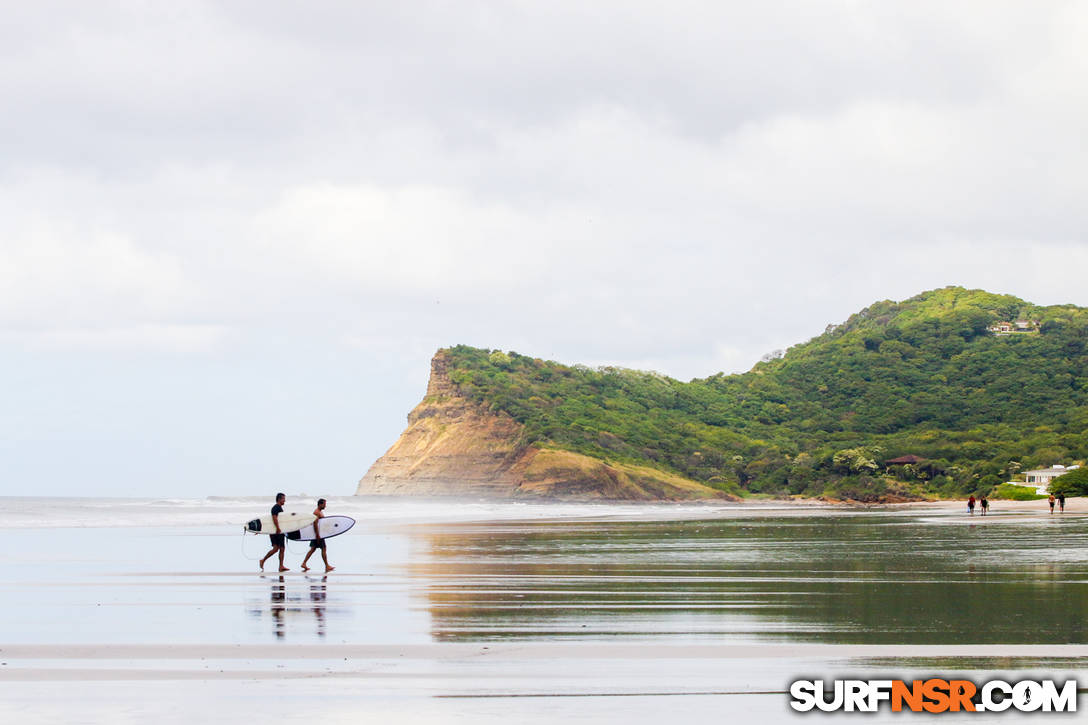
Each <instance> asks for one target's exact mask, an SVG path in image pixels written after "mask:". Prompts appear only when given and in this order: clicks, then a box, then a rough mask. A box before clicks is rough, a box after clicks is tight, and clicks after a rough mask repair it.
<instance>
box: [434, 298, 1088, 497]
mask: <svg viewBox="0 0 1088 725" xmlns="http://www.w3.org/2000/svg"><path fill="white" fill-rule="evenodd" d="M1002 323H1007V324H1002ZM442 354H444V355H445V357H446V359H447V365H448V374H449V379H450V381H451V382H452V383H453V384H454V385H455V386H456V389H457V391H458V392H459V394H460V395H462V396H464V397H465V398H468V399H470V400H472V401H475V402H476V403H477V404H479V405H480V406H481V407H482V408H486V409H487V410H489V411H491V412H493V413H498V414H505V415H508V416H509V417H510V418H512V419H513V420H515V421H517V422H518V423H519V424H521V426H522V428H521V431H522V432H521V440H520V441H518V445H520V446H526V447H527V446H534V447H537V448H542V449H548V448H554V449H559V450H566V451H572V452H575V453H579V454H583V455H586V456H590V457H592V458H596V459H600V460H603V461H609V462H615V463H621V464H634V465H638V466H644V467H651V468H655V469H659V470H661V471H665V472H668V473H670V474H677V475H680V476H683V477H685V478H688V479H692V480H694V481H698V482H700V483H703V484H705V485H707V486H710V487H712V488H715V489H718V490H720V491H723V492H727V493H732V494H739V495H750V494H767V495H774V496H781V495H801V496H814V497H815V496H824V497H830V498H844V499H845V498H848V499H854V500H862V501H866V500H888V499H890V498H895V497H897V496H903V497H913V496H960V495H965V494H967V493H971V492H973V493H976V494H977V493H985V492H988V491H990V490H991V489H993V488H994V487H995V486H997V485H998V484H1000V483H1002V482H1004V481H1008V480H1012V479H1014V478H1015V477H1016V475H1017V474H1018V473H1019V472H1020V471H1023V470H1027V469H1030V468H1036V467H1045V466H1048V465H1050V464H1053V463H1063V464H1066V465H1069V464H1072V463H1076V462H1083V461H1084V459H1085V458H1088V309H1085V308H1081V307H1077V306H1073V305H1059V306H1047V307H1043V306H1038V305H1034V304H1032V303H1029V302H1026V301H1024V300H1021V299H1018V298H1016V297H1013V296H1009V295H1000V294H992V293H989V292H985V291H981V290H967V289H963V288H959V287H948V288H944V289H939V290H933V291H930V292H925V293H923V294H920V295H918V296H916V297H913V298H911V299H908V300H906V301H903V302H891V301H884V302H877V303H875V304H873V305H870V306H869V307H867V308H866V309H864V310H861V311H860V312H858V313H856V314H854V315H852V316H851V317H850V318H849V319H848V320H846V321H845V322H844V323H842V324H836V325H830V326H828V327H827V329H826V330H825V331H824V332H823V333H822V334H820V335H819V336H817V337H815V338H813V339H811V340H809V341H808V342H804V343H801V344H798V345H795V346H793V347H791V348H789V349H788V350H786V351H784V352H781V353H778V352H776V353H773V354H770V355H768V356H766V357H765V359H764V360H763V361H761V362H759V363H757V364H756V365H755V366H754V367H753V368H752V369H751V370H750V371H748V372H746V373H742V374H735V375H726V374H721V373H718V374H714V375H711V376H710V377H706V378H701V379H695V380H691V381H689V382H683V381H680V380H675V379H672V378H669V377H666V376H663V375H659V374H657V373H653V372H644V371H637V370H629V369H624V368H617V367H604V368H596V369H591V368H588V367H585V366H580V365H567V364H561V363H558V362H553V361H547V360H542V359H539V358H534V357H530V356H526V355H522V354H518V353H514V352H503V351H497V350H483V349H478V348H472V347H466V346H456V347H451V348H448V349H446V350H444V351H442ZM902 458H906V459H907V460H908V462H905V463H889V461H894V460H895V459H902Z"/></svg>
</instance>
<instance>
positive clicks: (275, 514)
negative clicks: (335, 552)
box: [261, 493, 324, 571]
mask: <svg viewBox="0 0 1088 725" xmlns="http://www.w3.org/2000/svg"><path fill="white" fill-rule="evenodd" d="M285 503H287V496H286V495H285V494H282V493H277V494H276V505H275V506H273V507H272V524H273V525H274V526H275V527H276V533H274V534H269V535H268V538H269V539H270V540H271V541H272V548H271V549H269V551H268V553H267V554H265V555H264V557H263V558H262V559H261V571H264V563H265V561H267V560H268V557H270V556H272V555H273V554H275V553H276V552H279V555H280V571H288V569H287V567H285V566H284V565H283V553H284V551H286V549H287V539H286V537H285V536H284V535H283V531H282V530H281V529H280V518H279V516H280V514H282V513H283V505H284V504H285ZM311 553H312V552H311ZM322 554H324V552H322ZM307 558H309V557H308V556H307Z"/></svg>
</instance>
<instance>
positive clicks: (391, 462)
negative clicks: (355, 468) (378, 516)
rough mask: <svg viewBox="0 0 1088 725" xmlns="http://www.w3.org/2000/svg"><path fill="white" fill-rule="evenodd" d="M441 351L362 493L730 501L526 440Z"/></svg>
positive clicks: (681, 482)
mask: <svg viewBox="0 0 1088 725" xmlns="http://www.w3.org/2000/svg"><path fill="white" fill-rule="evenodd" d="M448 365H449V360H448V358H447V356H446V355H445V353H443V352H442V351H439V352H438V354H436V355H435V357H434V359H433V360H432V361H431V377H430V380H429V381H428V384H427V393H426V395H425V396H424V398H423V400H422V402H420V404H419V405H417V406H416V407H415V409H414V410H412V412H411V413H410V414H409V415H408V428H407V429H405V431H404V432H403V433H402V434H401V436H400V438H399V439H397V442H396V443H394V444H393V446H392V447H391V448H390V449H389V450H388V451H386V453H385V455H383V456H382V457H381V458H379V459H378V460H377V461H375V463H374V465H372V466H371V467H370V470H369V471H367V473H366V475H365V476H364V477H363V478H362V479H361V480H360V481H359V487H358V490H357V491H356V493H358V494H360V495H369V494H386V495H406V496H407V495H411V496H476V497H488V498H538V499H562V500H620V501H624V500H626V501H647V500H666V501H670V500H671V501H677V500H697V499H728V498H730V497H729V496H728V495H727V494H725V493H723V492H721V491H718V490H716V489H713V488H710V487H708V486H704V485H702V484H700V483H697V482H695V481H692V480H690V479H687V478H684V477H682V476H678V475H675V474H671V473H667V472H664V471H660V470H657V469H654V468H648V467H643V466H634V465H628V464H622V463H611V462H605V461H602V460H599V459H596V458H591V457H589V456H584V455H581V454H578V453H573V452H570V451H564V450H556V449H551V448H542V447H539V446H536V445H528V444H525V443H524V442H523V440H524V438H523V435H522V433H523V428H522V426H521V425H520V424H519V423H518V422H517V421H515V420H514V419H513V418H511V417H509V416H508V415H505V414H503V413H494V412H491V411H489V410H487V409H486V408H484V407H482V406H481V405H479V404H478V403H475V402H474V401H472V400H469V399H467V398H465V397H464V396H463V395H462V394H461V393H460V391H459V390H458V389H457V386H456V385H455V384H454V383H453V382H452V381H451V380H450V377H449V373H448Z"/></svg>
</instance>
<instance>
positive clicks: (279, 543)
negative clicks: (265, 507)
mask: <svg viewBox="0 0 1088 725" xmlns="http://www.w3.org/2000/svg"><path fill="white" fill-rule="evenodd" d="M285 503H287V496H286V495H285V494H282V493H277V494H276V505H275V506H273V507H272V524H273V525H274V526H275V527H276V533H274V534H269V535H268V538H269V539H270V540H271V541H272V548H271V549H269V550H268V553H267V554H265V555H264V557H263V558H262V559H261V571H264V563H265V562H266V561H268V558H269V557H270V556H272V555H273V554H275V553H277V552H278V553H279V555H280V571H288V569H287V567H285V566H284V565H283V553H284V551H286V550H287V538H286V537H285V536H284V534H283V531H281V530H280V514H282V513H283V505H284V504H285Z"/></svg>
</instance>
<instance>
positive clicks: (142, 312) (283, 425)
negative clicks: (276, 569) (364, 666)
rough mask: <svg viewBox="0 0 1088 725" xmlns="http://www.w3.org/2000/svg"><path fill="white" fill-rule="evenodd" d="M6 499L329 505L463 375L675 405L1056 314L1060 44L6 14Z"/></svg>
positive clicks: (1064, 82) (586, 10) (1062, 179)
mask: <svg viewBox="0 0 1088 725" xmlns="http://www.w3.org/2000/svg"><path fill="white" fill-rule="evenodd" d="M4 14H5V17H4V22H3V23H2V24H0V146H2V149H3V152H2V154H0V374H2V375H3V379H4V380H5V385H4V389H5V393H4V396H3V397H4V402H3V405H2V406H0V477H2V478H0V494H7V495H23V494H57V495H76V494H85V495H133V496H139V495H150V496H159V497H163V496H185V497H189V496H205V495H216V494H223V495H233V494H264V493H270V492H275V491H276V490H284V491H288V492H291V493H296V492H303V491H304V492H308V493H311V494H325V495H332V496H335V495H341V494H348V493H351V492H353V491H354V487H355V482H356V480H357V479H358V478H359V477H361V476H362V475H363V473H365V472H366V469H367V468H368V466H369V465H370V464H371V463H372V462H373V460H374V459H375V458H377V457H378V456H379V455H381V453H383V452H384V450H385V449H386V448H387V447H388V446H389V445H391V444H392V443H393V441H394V440H395V439H396V437H397V435H398V434H399V433H400V431H401V430H402V428H403V427H404V423H405V415H406V414H407V413H408V411H409V410H410V409H411V408H412V407H413V406H414V405H415V404H416V403H417V402H418V401H419V399H420V398H421V397H422V394H423V391H424V388H425V386H426V378H427V373H428V361H429V359H430V356H431V355H432V354H433V352H434V351H435V350H436V349H437V348H439V347H444V346H449V345H454V344H458V343H466V344H471V345H476V346H480V347H488V348H501V349H505V350H515V351H518V352H522V353H525V354H529V355H533V356H537V357H543V358H549V359H553V360H558V361H561V362H565V363H585V364H589V365H600V364H609V365H623V366H628V367H636V368H648V369H654V370H658V371H660V372H663V373H666V374H668V375H672V376H674V377H678V378H682V379H689V378H691V377H703V376H706V375H710V374H712V373H714V372H717V371H726V372H739V371H744V370H747V369H748V368H749V367H751V365H752V364H753V363H755V362H756V361H757V360H758V359H759V358H760V356H761V355H763V354H764V353H766V352H768V351H771V350H774V349H776V348H785V347H788V346H789V345H791V344H795V343H798V342H802V341H804V340H807V339H809V338H811V337H813V336H814V335H817V334H819V333H820V332H822V331H823V329H824V327H825V326H826V325H827V324H828V323H834V322H841V321H843V320H844V319H846V317H848V316H849V315H850V314H851V313H853V312H855V311H857V310H859V309H861V308H862V307H865V306H866V305H868V304H870V303H872V302H874V301H876V300H881V299H895V300H901V299H905V298H907V297H911V296H913V295H915V294H917V293H919V292H922V291H924V290H927V289H932V288H935V287H941V286H944V285H948V284H959V285H964V286H968V287H981V288H985V289H988V290H991V291H995V292H1005V293H1011V294H1015V295H1018V296H1020V297H1023V298H1025V299H1028V300H1030V301H1032V302H1037V303H1041V304H1054V303H1075V304H1079V305H1088V286H1086V285H1085V284H1084V277H1085V272H1086V271H1088V240H1086V238H1085V230H1086V229H1088V204H1086V203H1085V201H1086V200H1088V151H1086V145H1085V130H1086V129H1088V5H1085V4H1083V3H1080V4H1078V3H1075V2H1034V3H1024V2H1013V3H1001V2H993V1H991V0H985V1H983V0H978V1H977V2H967V3H963V2H947V1H942V2H879V3H874V2H860V1H857V2H854V1H850V2H847V1H843V2H823V3H814V2H796V3H793V2H759V3H754V2H749V3H721V2H705V3H697V2H672V3H668V4H667V5H663V4H661V3H643V2H633V1H632V0H623V1H622V2H590V3H573V2H572V3H562V2H559V3H557V2H551V1H549V2H506V3H497V2H496V3H475V2H466V1H458V2H443V3H438V2H435V3H427V2H406V3H394V2H390V3H378V2H365V3H360V2H354V1H351V2H321V3H313V2H305V3H304V2H276V1H272V2H270V1H269V0H260V1H258V0H254V1H253V2H208V3H200V2H183V3H148V2H127V1H125V0H115V1H112V2H99V3H85V2H76V1H75V0H72V1H70V2H49V1H44V2H35V3H15V4H9V5H8V6H7V7H5V10H4Z"/></svg>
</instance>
